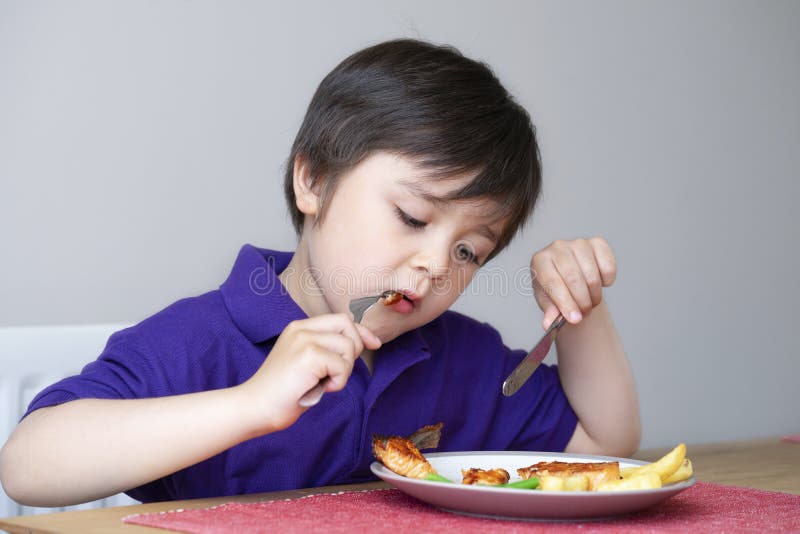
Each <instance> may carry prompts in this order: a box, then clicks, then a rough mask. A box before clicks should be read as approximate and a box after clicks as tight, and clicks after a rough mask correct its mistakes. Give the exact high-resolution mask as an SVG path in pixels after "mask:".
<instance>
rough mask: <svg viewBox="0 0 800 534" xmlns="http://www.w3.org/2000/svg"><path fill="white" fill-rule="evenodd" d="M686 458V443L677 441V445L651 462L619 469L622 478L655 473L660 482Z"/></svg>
mask: <svg viewBox="0 0 800 534" xmlns="http://www.w3.org/2000/svg"><path fill="white" fill-rule="evenodd" d="M684 458H686V445H684V444H683V443H679V444H678V446H677V447H675V448H674V449H672V450H671V451H669V452H668V453H667V454H665V455H664V456H662V457H661V458H659V459H658V460H656V461H655V462H653V463H650V464H646V465H641V466H638V467H626V468H623V469H621V470H620V475H622V478H623V479H627V478H632V477H635V476H638V475H643V474H645V473H656V474H657V475H658V476H659V477H660V478H661V481H662V482H665V481H666V480H667V479H668V478H669V477H671V476H672V474H673V473H675V471H677V470H678V468H679V467H680V466H681V464H682V463H683V460H684Z"/></svg>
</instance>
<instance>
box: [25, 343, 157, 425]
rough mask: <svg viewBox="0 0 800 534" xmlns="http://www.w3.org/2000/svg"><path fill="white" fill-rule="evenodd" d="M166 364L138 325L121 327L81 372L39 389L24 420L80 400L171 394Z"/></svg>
mask: <svg viewBox="0 0 800 534" xmlns="http://www.w3.org/2000/svg"><path fill="white" fill-rule="evenodd" d="M163 367H164V365H163V363H162V362H159V360H158V358H156V356H155V355H154V353H153V351H152V350H150V349H149V347H148V346H147V344H146V343H145V341H144V339H143V338H142V336H141V335H140V333H139V331H138V327H131V328H127V329H124V330H120V331H119V332H116V333H114V334H112V336H111V337H110V338H109V340H108V342H107V344H106V347H105V349H104V350H103V352H102V353H101V354H100V356H99V357H98V358H97V359H96V360H95V361H93V362H91V363H89V364H88V365H86V366H85V367H84V368H83V369H82V370H81V372H80V374H77V375H74V376H70V377H67V378H64V379H62V380H60V381H58V382H56V383H55V384H52V385H51V386H48V387H47V388H45V389H44V390H42V391H41V392H39V394H38V395H36V396H35V397H34V398H33V400H32V401H31V403H30V405H29V406H28V410H27V411H26V412H25V415H23V419H24V418H25V417H27V416H28V414H30V413H31V412H33V411H35V410H38V409H40V408H45V407H48V406H55V405H58V404H63V403H65V402H69V401H73V400H77V399H85V398H93V399H135V398H144V397H155V396H161V395H165V394H168V392H167V391H166V389H168V388H167V387H166V384H167V381H166V380H165V376H164V372H163Z"/></svg>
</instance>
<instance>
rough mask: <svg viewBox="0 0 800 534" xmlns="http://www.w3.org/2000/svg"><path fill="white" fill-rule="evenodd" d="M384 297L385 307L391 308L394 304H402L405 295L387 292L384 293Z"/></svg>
mask: <svg viewBox="0 0 800 534" xmlns="http://www.w3.org/2000/svg"><path fill="white" fill-rule="evenodd" d="M384 295H385V296H384V297H383V305H384V306H391V305H392V304H395V303H397V302H400V300H402V298H403V294H402V293H398V292H397V291H387V292H386V293H384Z"/></svg>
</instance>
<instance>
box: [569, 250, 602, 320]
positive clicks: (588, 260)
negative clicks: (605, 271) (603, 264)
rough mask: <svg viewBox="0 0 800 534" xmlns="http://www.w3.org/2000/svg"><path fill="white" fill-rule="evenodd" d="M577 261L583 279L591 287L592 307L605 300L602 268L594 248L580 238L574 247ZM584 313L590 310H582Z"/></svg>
mask: <svg viewBox="0 0 800 534" xmlns="http://www.w3.org/2000/svg"><path fill="white" fill-rule="evenodd" d="M572 252H573V254H574V255H575V261H577V262H578V266H579V267H580V269H581V271H582V272H583V279H584V280H585V281H586V286H587V287H588V289H589V297H590V298H591V305H592V308H594V307H595V306H597V305H598V304H600V301H601V300H603V281H602V279H601V276H600V268H599V266H598V265H597V259H596V258H595V255H594V249H593V248H592V246H591V244H589V242H588V241H584V240H582V239H581V240H579V241H577V242H576V243H575V248H574V249H573V251H572ZM582 311H583V312H584V313H586V312H587V311H590V310H582Z"/></svg>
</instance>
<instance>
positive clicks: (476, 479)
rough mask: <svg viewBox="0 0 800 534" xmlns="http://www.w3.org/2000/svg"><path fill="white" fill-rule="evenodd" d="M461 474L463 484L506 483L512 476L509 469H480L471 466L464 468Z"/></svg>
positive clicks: (491, 484) (493, 484)
mask: <svg viewBox="0 0 800 534" xmlns="http://www.w3.org/2000/svg"><path fill="white" fill-rule="evenodd" d="M461 476H462V481H461V483H462V484H485V485H488V486H497V485H500V484H506V483H508V479H509V478H511V476H510V475H509V474H508V471H506V470H505V469H502V468H497V469H478V468H476V467H470V468H469V469H462V470H461Z"/></svg>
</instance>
